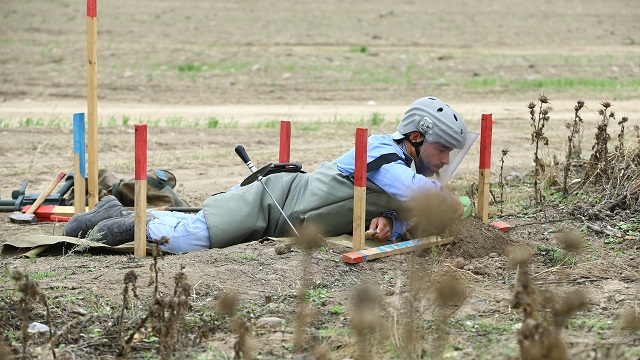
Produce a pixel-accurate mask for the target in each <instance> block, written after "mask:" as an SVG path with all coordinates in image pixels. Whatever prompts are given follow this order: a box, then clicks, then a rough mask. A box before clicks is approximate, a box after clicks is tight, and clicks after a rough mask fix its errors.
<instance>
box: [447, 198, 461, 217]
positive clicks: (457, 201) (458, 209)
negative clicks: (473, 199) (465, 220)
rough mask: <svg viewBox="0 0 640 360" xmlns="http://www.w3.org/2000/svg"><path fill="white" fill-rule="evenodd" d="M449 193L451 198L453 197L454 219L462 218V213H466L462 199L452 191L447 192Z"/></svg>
mask: <svg viewBox="0 0 640 360" xmlns="http://www.w3.org/2000/svg"><path fill="white" fill-rule="evenodd" d="M447 195H449V199H451V209H452V214H451V216H452V217H453V218H454V219H460V218H461V217H462V214H464V206H462V203H461V202H460V199H459V198H458V197H457V196H455V195H453V194H451V193H447Z"/></svg>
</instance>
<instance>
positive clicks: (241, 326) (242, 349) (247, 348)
mask: <svg viewBox="0 0 640 360" xmlns="http://www.w3.org/2000/svg"><path fill="white" fill-rule="evenodd" d="M230 326H231V331H233V332H234V333H235V334H236V335H238V340H236V342H235V343H234V344H233V351H234V353H235V355H234V358H235V359H251V358H253V350H254V349H253V344H252V343H251V327H250V326H249V324H248V323H247V320H246V319H245V318H244V316H242V315H240V314H238V315H236V316H235V317H234V318H233V319H231V324H230Z"/></svg>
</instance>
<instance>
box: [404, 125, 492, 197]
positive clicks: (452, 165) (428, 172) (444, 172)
mask: <svg viewBox="0 0 640 360" xmlns="http://www.w3.org/2000/svg"><path fill="white" fill-rule="evenodd" d="M479 135H480V134H478V133H476V132H467V133H466V134H465V139H464V144H463V145H462V148H460V149H453V150H451V152H450V153H449V156H448V158H449V159H448V160H449V163H448V164H445V165H444V166H443V167H442V168H441V169H440V170H439V171H437V172H435V173H434V171H433V170H432V169H431V168H430V166H429V165H428V164H429V163H431V162H433V160H432V159H428V158H427V157H428V156H430V152H429V151H428V149H427V147H428V144H429V143H428V142H426V141H425V142H424V143H423V144H422V145H421V146H420V148H419V156H418V163H417V164H416V172H417V173H419V174H422V175H424V176H426V177H430V176H432V175H434V174H435V175H436V178H437V180H438V182H440V183H441V184H443V185H445V184H446V183H447V182H448V181H449V180H450V179H451V177H453V174H454V173H455V172H456V170H457V169H458V166H460V163H461V162H462V159H464V157H465V156H466V155H467V153H468V152H469V149H471V146H473V143H474V142H475V141H476V140H477V139H478V136H479ZM443 145H444V144H443Z"/></svg>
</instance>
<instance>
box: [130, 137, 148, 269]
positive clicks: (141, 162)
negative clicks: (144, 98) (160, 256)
mask: <svg viewBox="0 0 640 360" xmlns="http://www.w3.org/2000/svg"><path fill="white" fill-rule="evenodd" d="M135 136H136V144H135V148H136V154H135V158H136V159H135V167H136V168H135V173H136V174H135V182H136V184H135V199H134V204H133V205H134V208H135V220H134V221H135V222H134V226H135V230H134V234H135V235H134V236H135V237H134V239H133V240H134V250H133V254H134V256H135V257H137V258H143V257H145V256H146V255H147V125H144V124H142V125H140V124H138V125H135Z"/></svg>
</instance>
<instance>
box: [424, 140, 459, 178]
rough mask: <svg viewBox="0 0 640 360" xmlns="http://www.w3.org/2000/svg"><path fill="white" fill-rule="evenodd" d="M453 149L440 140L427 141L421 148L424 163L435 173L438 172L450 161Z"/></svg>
mask: <svg viewBox="0 0 640 360" xmlns="http://www.w3.org/2000/svg"><path fill="white" fill-rule="evenodd" d="M452 150H453V149H452V148H450V147H448V146H445V145H443V144H441V143H439V142H433V143H427V142H425V143H424V145H422V148H421V149H420V157H421V158H422V161H424V165H425V166H426V167H428V168H429V169H430V170H431V171H433V172H434V173H437V172H439V171H440V169H442V167H443V166H445V165H447V164H448V163H449V153H451V151H452Z"/></svg>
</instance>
